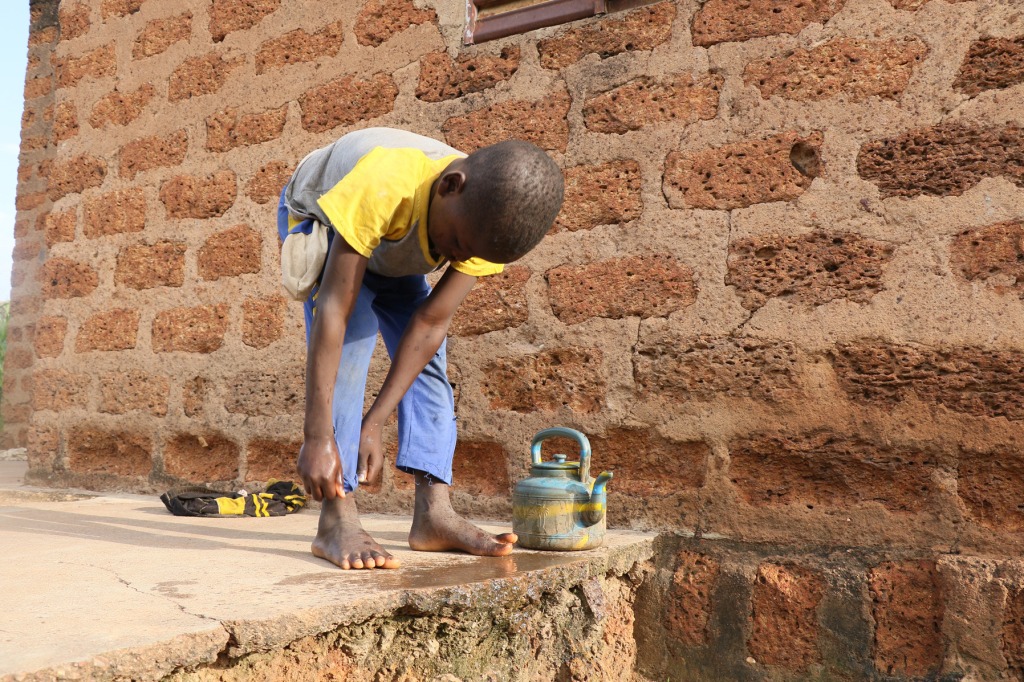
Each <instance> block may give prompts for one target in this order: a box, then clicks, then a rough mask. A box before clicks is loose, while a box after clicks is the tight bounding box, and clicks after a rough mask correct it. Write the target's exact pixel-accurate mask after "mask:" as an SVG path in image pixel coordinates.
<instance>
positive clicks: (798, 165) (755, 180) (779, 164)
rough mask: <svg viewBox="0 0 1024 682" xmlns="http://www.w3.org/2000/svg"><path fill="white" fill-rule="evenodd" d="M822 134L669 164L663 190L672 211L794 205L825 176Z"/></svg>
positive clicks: (790, 136)
mask: <svg viewBox="0 0 1024 682" xmlns="http://www.w3.org/2000/svg"><path fill="white" fill-rule="evenodd" d="M821 144H822V136H821V133H814V134H812V135H809V136H807V137H801V136H800V135H798V134H797V133H793V132H789V133H784V134H782V135H777V136H775V137H770V138H768V139H765V140H745V141H743V142H736V143H733V144H727V145H724V146H722V147H715V148H712V149H705V150H702V151H699V152H695V153H683V152H678V151H674V152H671V153H669V155H668V157H667V158H666V159H665V179H664V184H663V190H664V192H665V196H666V197H667V198H668V203H669V206H670V207H672V208H704V209H726V210H729V209H734V208H746V207H747V206H752V205H754V204H760V203H765V202H770V201H791V200H793V199H796V198H797V197H799V196H800V195H802V194H803V193H804V192H805V191H806V190H807V188H808V187H810V186H811V181H812V180H814V178H816V177H817V176H818V175H820V174H821V158H820V149H821Z"/></svg>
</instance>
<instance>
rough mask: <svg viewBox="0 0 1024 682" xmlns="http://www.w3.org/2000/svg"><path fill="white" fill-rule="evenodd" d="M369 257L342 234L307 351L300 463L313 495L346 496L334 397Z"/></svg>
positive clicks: (318, 303) (330, 263)
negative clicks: (342, 350)
mask: <svg viewBox="0 0 1024 682" xmlns="http://www.w3.org/2000/svg"><path fill="white" fill-rule="evenodd" d="M366 263H367V259H366V258H365V257H363V256H362V255H360V254H359V253H357V252H356V251H355V250H353V248H352V247H351V246H349V245H348V243H347V242H346V241H345V240H344V239H342V238H341V237H340V236H339V235H335V239H334V240H332V244H331V250H330V252H329V253H328V254H327V263H326V264H325V265H324V273H323V277H322V278H321V280H320V289H319V293H318V294H317V301H316V315H314V316H313V324H312V327H311V329H310V338H309V348H308V350H307V354H306V418H305V423H304V425H303V443H302V448H301V449H300V450H299V459H298V462H297V464H296V468H297V469H298V473H299V476H300V478H301V479H302V483H303V485H304V486H305V487H306V491H307V492H308V493H309V494H310V495H312V496H313V499H315V500H321V499H323V498H327V499H332V498H334V497H344V496H345V490H344V488H343V487H342V476H341V475H342V471H341V460H340V458H339V453H338V446H337V443H335V441H334V420H333V418H332V415H331V399H332V397H333V395H334V382H335V379H336V378H337V374H338V364H339V363H340V362H341V348H342V344H343V342H344V340H345V330H346V328H347V327H348V319H349V317H350V316H351V314H352V310H353V309H354V308H355V302H356V297H357V296H358V295H359V288H360V287H361V286H362V282H363V273H364V272H365V271H366Z"/></svg>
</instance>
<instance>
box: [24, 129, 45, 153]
mask: <svg viewBox="0 0 1024 682" xmlns="http://www.w3.org/2000/svg"><path fill="white" fill-rule="evenodd" d="M50 142H51V139H50V135H49V134H46V135H32V136H30V137H22V138H21V152H22V153H27V152H35V151H39V150H40V149H45V148H46V147H48V146H49V145H50Z"/></svg>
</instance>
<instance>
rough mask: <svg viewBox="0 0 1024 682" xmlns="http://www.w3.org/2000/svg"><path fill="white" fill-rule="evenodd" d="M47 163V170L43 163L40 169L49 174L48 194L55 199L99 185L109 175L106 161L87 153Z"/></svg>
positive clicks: (44, 173) (46, 174)
mask: <svg viewBox="0 0 1024 682" xmlns="http://www.w3.org/2000/svg"><path fill="white" fill-rule="evenodd" d="M45 165H46V168H45V170H44V169H43V167H42V164H41V165H40V170H41V171H42V173H43V175H45V176H47V195H48V196H49V197H50V199H52V200H53V201H56V200H57V199H60V198H62V197H65V196H67V195H68V194H77V193H79V192H82V191H84V190H86V189H89V188H90V187H99V186H100V185H102V184H103V179H104V178H105V177H106V176H107V163H106V161H104V160H103V159H98V158H96V157H95V156H89V155H87V154H82V155H80V156H74V157H71V158H69V159H67V160H62V161H54V162H51V163H46V164H45Z"/></svg>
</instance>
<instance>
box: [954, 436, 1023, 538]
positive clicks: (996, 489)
mask: <svg viewBox="0 0 1024 682" xmlns="http://www.w3.org/2000/svg"><path fill="white" fill-rule="evenodd" d="M1021 485H1024V460H1022V459H1021V456H1020V453H1019V452H1017V451H1015V450H1009V451H990V452H963V453H961V456H960V464H959V467H958V472H957V495H958V496H959V497H960V499H961V500H962V501H963V503H964V506H965V507H966V508H967V512H968V514H969V515H970V517H971V518H973V519H974V520H975V521H977V522H978V523H980V524H981V525H983V526H985V527H987V528H992V529H994V530H998V531H1001V532H1004V533H1019V532H1020V531H1022V530H1024V509H1022V508H1021V506H1020V491H1021Z"/></svg>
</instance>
